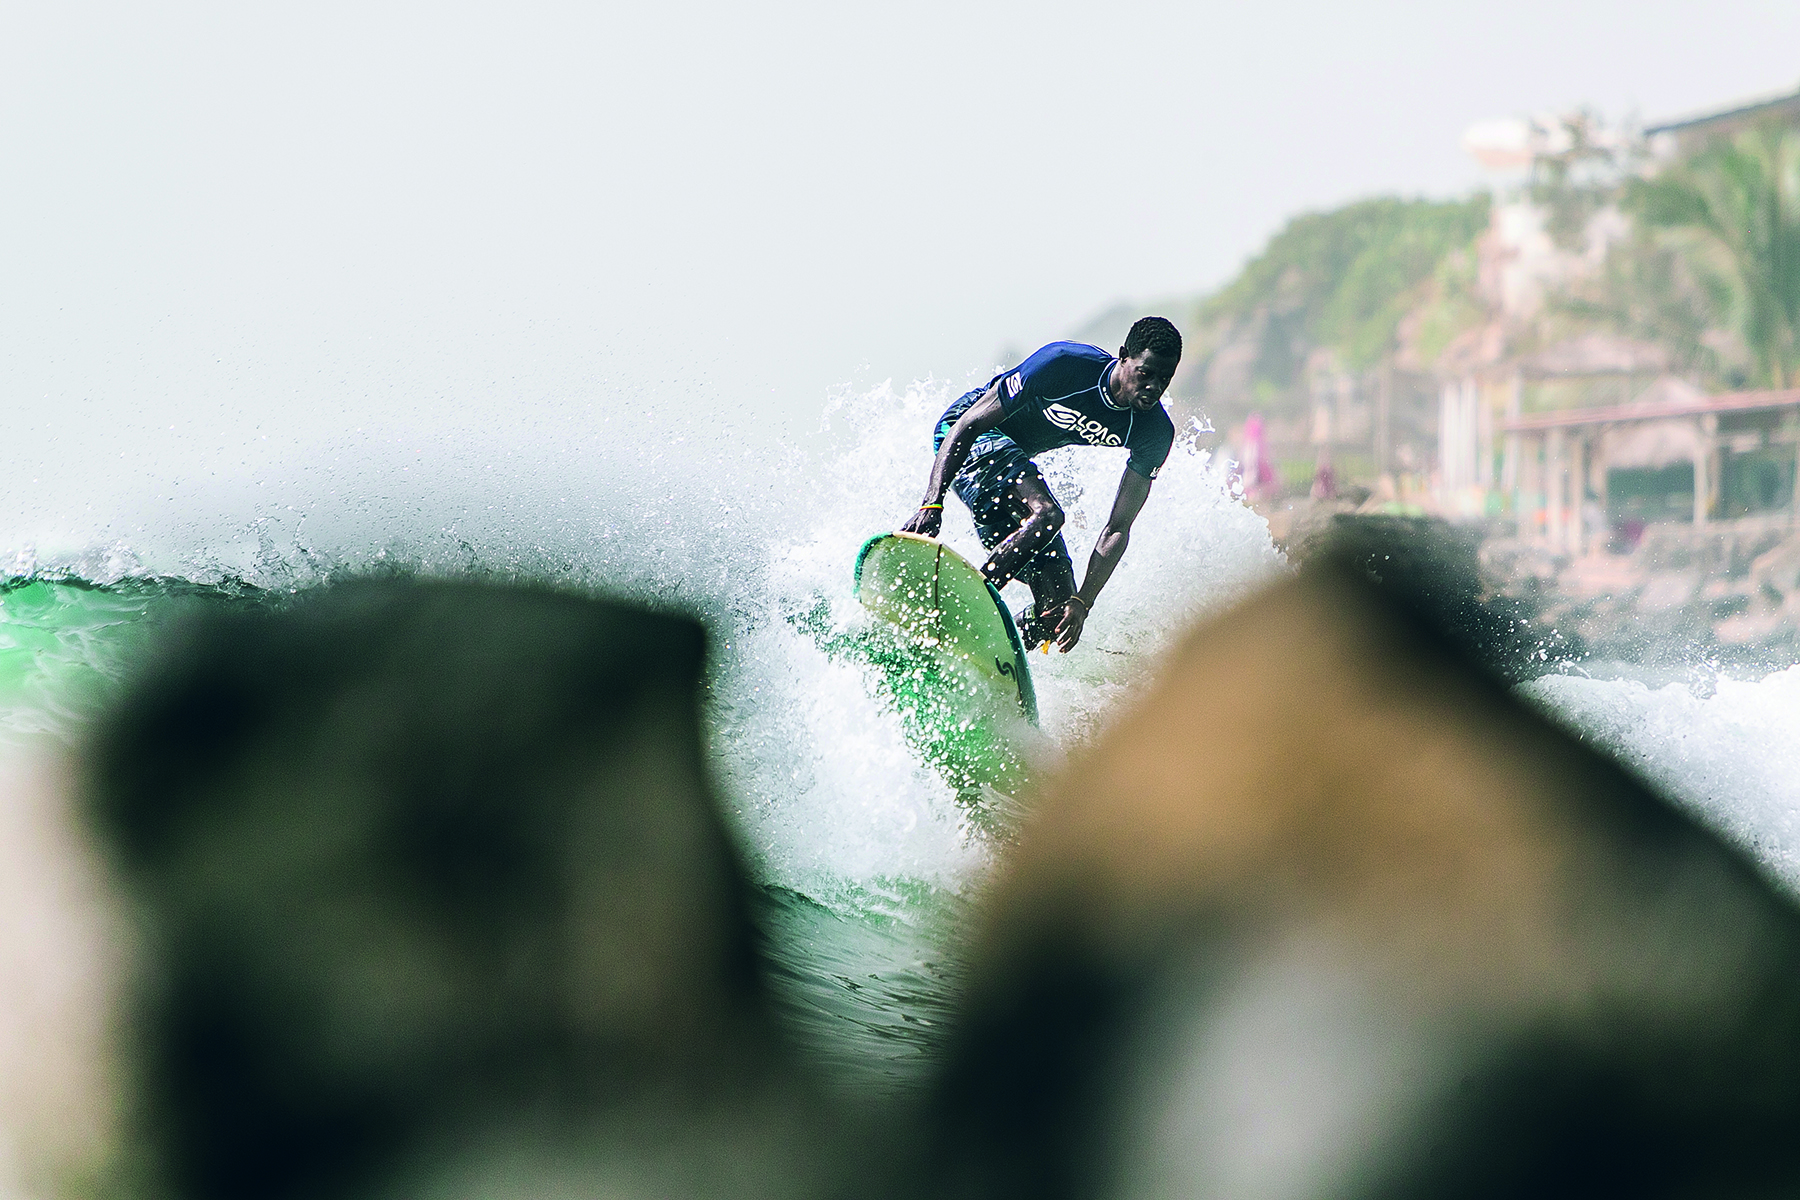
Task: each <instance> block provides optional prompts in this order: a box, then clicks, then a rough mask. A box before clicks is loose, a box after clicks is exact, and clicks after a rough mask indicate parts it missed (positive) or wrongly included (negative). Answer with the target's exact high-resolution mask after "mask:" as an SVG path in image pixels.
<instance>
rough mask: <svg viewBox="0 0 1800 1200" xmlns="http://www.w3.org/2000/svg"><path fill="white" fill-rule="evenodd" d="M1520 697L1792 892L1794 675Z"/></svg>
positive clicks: (1796, 834) (1798, 884) (1799, 670)
mask: <svg viewBox="0 0 1800 1200" xmlns="http://www.w3.org/2000/svg"><path fill="white" fill-rule="evenodd" d="M1522 691H1523V693H1524V694H1525V695H1526V696H1527V697H1528V698H1530V699H1532V700H1534V701H1536V702H1537V703H1539V704H1542V705H1543V706H1544V707H1545V708H1546V709H1548V710H1549V711H1550V712H1551V713H1553V714H1555V715H1557V716H1558V717H1560V718H1561V719H1562V720H1564V721H1566V722H1567V723H1568V724H1570V725H1571V726H1573V727H1574V728H1576V729H1578V730H1580V731H1581V733H1582V734H1584V735H1585V736H1586V737H1587V738H1588V739H1589V740H1590V741H1591V742H1593V744H1594V745H1596V746H1598V747H1599V748H1601V749H1602V750H1606V751H1608V752H1610V753H1612V754H1613V755H1615V756H1617V757H1618V758H1619V759H1620V760H1621V761H1623V762H1625V763H1626V764H1627V765H1629V766H1630V767H1632V768H1633V769H1635V770H1636V771H1637V772H1638V773H1639V774H1641V775H1642V776H1643V777H1644V778H1645V779H1647V780H1649V781H1650V782H1651V783H1652V784H1654V785H1655V786H1657V787H1658V788H1660V789H1661V790H1663V791H1664V792H1665V793H1667V794H1668V795H1669V796H1671V797H1673V798H1675V799H1676V800H1677V801H1679V802H1680V803H1682V804H1684V805H1686V806H1687V807H1688V809H1689V810H1690V811H1692V812H1693V813H1695V814H1696V815H1697V816H1698V817H1700V819H1701V820H1703V821H1705V822H1706V823H1707V824H1708V825H1711V826H1712V827H1713V828H1715V829H1717V830H1718V831H1719V832H1720V833H1722V834H1724V835H1725V836H1726V837H1728V838H1730V839H1731V840H1732V841H1734V842H1736V843H1738V844H1739V845H1740V846H1743V847H1744V848H1746V849H1747V850H1749V851H1750V852H1751V853H1752V854H1753V855H1755V856H1756V858H1757V860H1758V861H1760V862H1761V863H1762V864H1763V866H1764V867H1765V868H1767V870H1768V871H1769V872H1770V873H1771V874H1772V875H1774V876H1775V877H1777V878H1779V879H1780V880H1781V881H1782V882H1783V883H1785V884H1786V885H1787V886H1788V887H1790V888H1793V889H1797V890H1800V666H1796V667H1789V668H1788V669H1787V670H1785V671H1781V672H1778V673H1776V674H1773V675H1769V676H1767V677H1766V678H1763V679H1759V680H1732V679H1720V680H1718V681H1717V684H1716V687H1715V689H1714V690H1713V692H1712V693H1711V694H1710V695H1705V694H1702V693H1701V692H1700V691H1698V690H1696V689H1695V688H1694V687H1692V686H1689V685H1687V684H1679V683H1677V684H1670V685H1668V686H1666V687H1659V688H1650V687H1646V686H1645V685H1644V684H1642V683H1639V682H1636V681H1635V680H1616V679H1607V680H1603V679H1586V678H1582V677H1579V676H1571V675H1553V676H1548V677H1546V678H1543V679H1539V680H1537V681H1535V682H1533V683H1529V684H1526V685H1525V686H1524V688H1523V689H1522Z"/></svg>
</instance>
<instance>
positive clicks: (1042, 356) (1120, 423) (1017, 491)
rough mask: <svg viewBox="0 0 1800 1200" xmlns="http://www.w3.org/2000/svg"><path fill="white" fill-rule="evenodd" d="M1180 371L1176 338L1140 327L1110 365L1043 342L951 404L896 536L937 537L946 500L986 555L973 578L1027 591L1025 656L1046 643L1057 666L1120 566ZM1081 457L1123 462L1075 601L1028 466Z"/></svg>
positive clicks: (1169, 441)
mask: <svg viewBox="0 0 1800 1200" xmlns="http://www.w3.org/2000/svg"><path fill="white" fill-rule="evenodd" d="M1180 361H1181V334H1180V333H1178V332H1176V329H1175V326H1173V325H1171V324H1170V323H1169V322H1168V321H1166V320H1164V319H1163V318H1162V317H1144V318H1143V319H1141V320H1139V321H1138V322H1137V323H1136V324H1134V325H1133V326H1132V327H1131V332H1130V333H1128V334H1127V335H1126V336H1125V344H1124V345H1123V346H1122V347H1120V349H1119V354H1118V357H1117V358H1115V357H1113V356H1112V355H1110V354H1108V353H1107V352H1106V351H1104V350H1102V349H1100V348H1099V347H1098V346H1087V345H1083V344H1081V343H1079V342H1052V343H1050V344H1049V345H1048V346H1045V347H1044V348H1043V349H1041V350H1039V351H1038V352H1037V353H1036V354H1033V355H1032V356H1031V357H1030V358H1028V359H1026V360H1025V361H1024V362H1023V363H1021V364H1019V365H1018V366H1017V367H1015V368H1013V369H1012V370H1010V371H1003V372H1001V373H1000V374H999V375H996V376H995V377H994V378H993V379H992V380H991V381H990V382H989V383H988V385H987V386H986V387H985V388H977V389H976V390H975V391H972V392H969V393H967V394H966V395H964V396H962V397H960V398H959V399H958V400H957V401H956V403H954V404H952V405H951V406H950V407H949V408H948V409H946V410H945V411H944V415H943V416H942V417H940V418H939V419H938V424H937V434H936V437H935V439H934V445H935V446H936V448H937V458H936V460H935V461H934V462H933V463H932V464H931V479H930V481H929V482H928V483H927V484H926V485H925V501H924V503H923V504H921V505H920V506H919V511H918V512H916V513H914V514H913V516H912V519H911V520H909V521H907V523H906V524H905V525H904V526H902V527H901V528H902V530H903V531H904V532H907V533H922V534H924V535H926V536H927V537H936V536H937V534H938V530H939V529H940V528H941V526H942V523H943V516H944V493H945V491H946V490H948V489H952V488H953V489H954V490H955V491H956V495H957V497H958V498H959V499H960V500H962V502H963V503H964V504H966V505H968V506H969V512H970V513H971V514H972V515H973V516H974V518H975V529H976V532H977V533H979V534H980V535H981V544H982V545H983V546H984V547H986V548H987V550H988V560H987V562H986V563H985V564H984V565H983V566H982V568H981V573H982V574H983V575H985V576H987V579H988V582H989V583H992V584H993V585H994V586H995V587H996V588H1000V587H1004V586H1005V585H1006V584H1007V583H1008V582H1010V581H1011V580H1014V579H1017V580H1019V582H1021V583H1023V584H1025V585H1026V586H1027V587H1029V588H1030V589H1031V600H1032V603H1031V607H1030V608H1029V609H1027V610H1026V612H1024V613H1021V614H1020V618H1019V635H1020V637H1021V638H1023V640H1024V642H1025V648H1026V649H1027V650H1030V649H1035V648H1036V647H1037V646H1039V645H1041V644H1042V643H1044V642H1046V641H1050V640H1054V641H1055V642H1056V644H1057V646H1058V647H1059V648H1060V649H1061V650H1062V651H1063V653H1065V654H1066V653H1068V652H1069V651H1070V650H1073V649H1074V648H1075V644H1076V643H1077V642H1079V641H1080V640H1081V628H1082V625H1083V624H1084V623H1085V622H1086V621H1087V616H1088V614H1089V613H1090V612H1092V611H1093V608H1094V601H1095V600H1096V599H1098V598H1099V595H1100V589H1101V588H1103V587H1105V586H1106V581H1107V580H1108V579H1110V578H1112V573H1113V570H1114V569H1115V568H1116V567H1117V566H1118V565H1119V560H1120V559H1121V558H1122V557H1124V554H1125V547H1126V545H1127V544H1128V543H1129V542H1130V540H1131V523H1132V522H1133V521H1135V520H1136V519H1137V515H1138V512H1139V510H1141V509H1142V508H1143V507H1144V501H1145V500H1147V499H1148V498H1149V496H1150V481H1151V480H1153V479H1155V478H1156V473H1157V471H1159V470H1161V469H1162V465H1163V461H1164V460H1165V459H1167V458H1168V456H1169V448H1170V447H1171V446H1173V445H1174V442H1175V425H1174V423H1173V422H1172V421H1170V420H1169V414H1168V413H1166V412H1164V411H1163V407H1162V396H1163V392H1164V391H1165V390H1167V389H1168V386H1169V380H1170V378H1171V377H1172V376H1173V375H1174V374H1175V367H1176V365H1177V364H1178V363H1180ZM1084 445H1085V446H1123V447H1125V448H1126V449H1128V450H1129V451H1130V452H1131V458H1130V461H1129V462H1127V463H1126V465H1125V474H1124V476H1123V477H1122V478H1121V479H1120V480H1119V493H1118V495H1117V496H1116V497H1114V498H1113V506H1112V515H1111V516H1109V517H1108V518H1107V519H1106V528H1104V529H1102V530H1101V531H1100V536H1099V538H1098V539H1097V540H1096V541H1095V542H1094V552H1093V555H1092V556H1091V557H1090V558H1089V559H1088V568H1087V577H1086V578H1085V579H1083V580H1082V581H1081V587H1080V588H1079V589H1077V588H1076V586H1075V568H1074V566H1073V565H1072V564H1071V563H1070V562H1069V548H1068V546H1067V545H1066V544H1065V543H1064V542H1063V538H1062V525H1063V511H1062V506H1061V505H1059V504H1057V502H1056V497H1054V496H1052V495H1051V494H1050V489H1049V487H1048V486H1046V485H1045V483H1044V477H1043V475H1042V474H1041V473H1039V471H1038V468H1037V464H1036V463H1034V462H1033V461H1032V458H1033V457H1034V456H1035V455H1038V454H1042V453H1043V452H1044V451H1046V450H1053V449H1055V448H1056V447H1058V446H1084Z"/></svg>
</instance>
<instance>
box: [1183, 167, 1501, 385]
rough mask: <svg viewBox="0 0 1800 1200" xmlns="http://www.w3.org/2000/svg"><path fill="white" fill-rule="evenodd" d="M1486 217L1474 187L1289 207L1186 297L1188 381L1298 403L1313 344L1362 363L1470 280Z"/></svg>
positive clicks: (1350, 365) (1352, 364) (1350, 364)
mask: <svg viewBox="0 0 1800 1200" xmlns="http://www.w3.org/2000/svg"><path fill="white" fill-rule="evenodd" d="M1487 221H1488V198H1487V196H1485V195H1477V196H1472V197H1470V198H1468V199H1466V200H1447V201H1435V200H1401V199H1397V198H1393V197H1381V198H1377V199H1372V200H1362V201H1358V202H1357V203H1354V204H1350V205H1347V206H1345V207H1343V208H1340V209H1336V210H1333V211H1331V212H1323V213H1308V214H1305V215H1303V216H1299V217H1296V218H1294V219H1293V220H1292V221H1290V222H1288V224H1287V226H1286V227H1285V228H1284V229H1282V230H1281V232H1280V233H1278V234H1276V235H1275V237H1274V238H1273V239H1271V240H1270V242H1269V244H1268V245H1267V246H1266V247H1265V248H1264V249H1263V251H1262V252H1261V253H1260V254H1258V255H1257V256H1256V257H1255V258H1253V259H1251V260H1250V262H1249V263H1248V264H1246V265H1245V267H1244V269H1243V271H1242V272H1240V273H1239V275H1238V276H1237V278H1236V279H1234V280H1232V281H1231V282H1230V283H1228V284H1227V285H1226V286H1225V287H1223V288H1222V289H1220V290H1219V291H1217V292H1215V293H1213V294H1212V295H1211V296H1208V297H1207V298H1205V299H1204V300H1201V301H1200V302H1199V303H1198V304H1197V305H1196V306H1195V309H1194V313H1193V318H1192V320H1191V322H1190V327H1191V328H1192V330H1193V341H1194V343H1195V350H1196V351H1197V354H1196V355H1195V367H1194V368H1193V370H1194V371H1195V372H1196V376H1197V377H1199V378H1200V379H1201V380H1202V381H1203V382H1202V384H1201V387H1200V388H1199V389H1198V390H1200V391H1202V392H1203V393H1206V394H1207V399H1208V400H1209V401H1211V402H1213V403H1214V404H1223V405H1224V406H1225V407H1227V408H1229V407H1237V406H1238V405H1234V404H1233V403H1232V402H1233V401H1234V400H1236V401H1238V402H1240V404H1241V403H1255V404H1258V405H1260V406H1263V407H1271V408H1275V409H1283V408H1296V409H1297V408H1298V407H1300V406H1301V405H1302V404H1304V402H1305V396H1304V394H1303V387H1302V385H1303V371H1304V367H1305V364H1306V362H1307V360H1308V359H1309V358H1310V357H1311V356H1312V355H1313V354H1314V353H1315V352H1316V351H1319V350H1326V351H1329V352H1331V354H1332V355H1334V356H1335V358H1336V360H1337V362H1338V363H1339V364H1340V365H1341V366H1342V367H1344V368H1346V369H1350V370H1360V369H1364V368H1367V367H1369V366H1371V365H1373V364H1374V363H1376V362H1377V361H1379V360H1380V359H1381V358H1382V357H1383V356H1384V355H1386V354H1388V353H1389V352H1390V351H1392V350H1393V349H1394V347H1395V345H1396V338H1397V335H1398V331H1399V329H1400V325H1401V322H1402V321H1403V320H1404V319H1405V318H1406V317H1407V315H1408V314H1409V313H1413V312H1415V311H1418V310H1420V309H1421V308H1424V307H1429V306H1430V304H1431V302H1432V301H1433V300H1434V299H1441V298H1452V299H1453V298H1454V297H1455V296H1457V295H1460V294H1462V293H1463V292H1466V291H1467V290H1469V288H1470V287H1472V284H1473V277H1474V255H1473V251H1472V247H1473V243H1474V240H1475V238H1476V236H1477V235H1478V234H1479V233H1480V232H1481V231H1482V230H1483V229H1484V228H1486V226H1487ZM1451 323H1452V324H1458V323H1459V322H1455V321H1453V322H1451ZM1444 340H1447V338H1445V339H1444Z"/></svg>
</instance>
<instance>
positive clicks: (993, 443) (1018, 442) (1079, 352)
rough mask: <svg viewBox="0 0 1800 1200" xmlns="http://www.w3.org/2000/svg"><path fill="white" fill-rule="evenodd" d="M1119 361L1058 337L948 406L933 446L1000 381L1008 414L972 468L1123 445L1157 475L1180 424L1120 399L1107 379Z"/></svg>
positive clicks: (1133, 462) (1137, 465)
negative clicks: (1004, 458)
mask: <svg viewBox="0 0 1800 1200" xmlns="http://www.w3.org/2000/svg"><path fill="white" fill-rule="evenodd" d="M1117 361H1118V359H1116V358H1114V357H1113V356H1112V355H1110V354H1108V353H1107V352H1106V351H1104V350H1102V349H1100V347H1098V346H1088V345H1084V344H1082V343H1081V342H1051V343H1050V344H1049V345H1048V346H1045V347H1044V348H1043V349H1041V350H1039V351H1038V352H1037V353H1036V354H1033V355H1032V356H1031V357H1030V358H1028V359H1026V360H1025V361H1024V362H1022V363H1020V364H1019V365H1018V366H1017V367H1015V368H1013V369H1012V370H1011V371H1002V372H1001V373H1000V374H998V375H996V376H994V378H992V379H990V380H989V381H988V382H987V383H986V384H985V385H983V386H982V387H980V388H977V389H976V390H974V391H972V392H969V393H968V394H966V395H964V396H961V397H959V398H958V399H957V401H956V403H954V404H952V405H951V406H950V407H949V408H948V409H946V410H944V415H943V416H942V417H940V418H939V419H938V425H937V436H936V437H935V438H934V439H933V443H934V448H936V447H937V446H941V445H942V444H943V441H944V438H945V437H946V436H947V435H948V434H949V432H950V427H951V426H952V425H954V424H956V421H957V418H959V417H961V416H962V415H963V413H965V412H967V411H968V410H969V409H970V407H972V406H973V405H974V403H975V402H976V401H977V400H979V399H981V397H982V395H983V394H984V393H985V392H986V391H987V389H988V388H990V387H993V386H994V385H995V384H996V383H998V384H999V385H1000V402H1001V405H1002V407H1003V408H1004V409H1005V412H1006V416H1005V417H1004V418H1002V419H1001V421H1000V424H999V425H997V426H995V427H994V428H993V429H991V430H989V431H988V432H987V433H984V434H982V435H981V436H980V437H979V438H977V439H976V441H975V445H974V447H973V449H971V450H970V452H969V463H968V466H967V467H965V470H970V469H973V468H975V467H976V466H977V464H978V463H980V462H981V460H984V459H986V458H988V457H989V456H990V455H995V454H1007V455H1008V456H1009V457H1011V456H1014V455H1016V456H1017V457H1019V458H1023V459H1030V458H1032V457H1033V456H1035V455H1038V454H1042V453H1043V452H1044V451H1046V450H1054V449H1056V448H1057V447H1058V446H1081V445H1087V446H1123V447H1125V448H1127V449H1128V450H1130V451H1131V458H1130V461H1129V463H1128V464H1127V465H1128V466H1130V468H1131V469H1132V470H1133V471H1136V472H1137V473H1138V474H1139V475H1142V476H1143V477H1144V478H1145V479H1155V478H1156V473H1157V472H1158V471H1159V470H1161V469H1162V465H1163V463H1164V461H1166V460H1167V459H1168V457H1169V449H1170V447H1171V446H1173V445H1174V444H1175V423H1174V422H1173V421H1171V420H1169V414H1168V413H1167V412H1165V411H1164V410H1163V408H1162V406H1161V405H1158V406H1157V407H1155V408H1153V409H1151V410H1150V411H1149V412H1139V411H1137V410H1136V409H1134V408H1132V407H1131V406H1130V405H1128V404H1115V403H1113V398H1112V393H1111V392H1109V391H1108V390H1107V387H1106V381H1107V378H1108V376H1109V375H1110V374H1111V373H1112V366H1113V364H1114V363H1115V362H1117ZM983 473H984V474H989V475H992V474H994V473H993V472H991V471H988V472H983ZM958 490H959V491H960V490H961V489H958Z"/></svg>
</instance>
